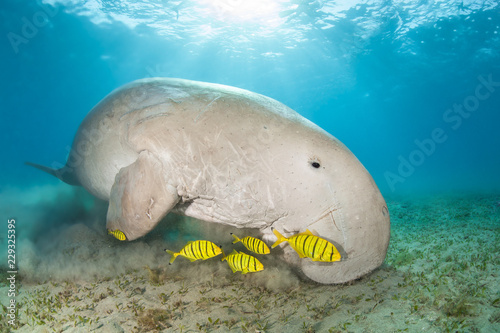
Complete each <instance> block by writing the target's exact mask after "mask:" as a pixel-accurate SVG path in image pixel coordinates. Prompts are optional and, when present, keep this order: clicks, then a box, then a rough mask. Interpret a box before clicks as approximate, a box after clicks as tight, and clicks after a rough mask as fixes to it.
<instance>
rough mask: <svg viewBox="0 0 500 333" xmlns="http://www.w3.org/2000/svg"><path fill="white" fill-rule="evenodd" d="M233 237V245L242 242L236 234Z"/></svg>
mask: <svg viewBox="0 0 500 333" xmlns="http://www.w3.org/2000/svg"><path fill="white" fill-rule="evenodd" d="M231 235H232V236H233V237H234V242H233V244H235V243H238V242H239V241H241V239H239V238H238V236H236V235H235V234H233V233H231Z"/></svg>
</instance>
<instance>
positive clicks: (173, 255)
mask: <svg viewBox="0 0 500 333" xmlns="http://www.w3.org/2000/svg"><path fill="white" fill-rule="evenodd" d="M165 252H167V253H168V254H170V255H171V256H172V258H170V261H169V263H168V264H169V265H171V264H172V263H173V262H174V260H175V258H177V256H178V255H179V253H175V252H173V251H170V250H165Z"/></svg>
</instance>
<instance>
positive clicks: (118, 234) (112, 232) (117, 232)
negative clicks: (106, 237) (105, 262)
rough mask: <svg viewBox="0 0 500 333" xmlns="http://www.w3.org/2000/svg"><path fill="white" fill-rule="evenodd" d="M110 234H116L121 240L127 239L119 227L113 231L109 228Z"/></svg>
mask: <svg viewBox="0 0 500 333" xmlns="http://www.w3.org/2000/svg"><path fill="white" fill-rule="evenodd" d="M108 234H110V235H113V236H115V238H116V239H118V240H121V241H124V240H126V239H127V237H126V236H125V234H124V233H123V232H121V231H120V230H118V229H117V230H114V231H111V230H109V229H108Z"/></svg>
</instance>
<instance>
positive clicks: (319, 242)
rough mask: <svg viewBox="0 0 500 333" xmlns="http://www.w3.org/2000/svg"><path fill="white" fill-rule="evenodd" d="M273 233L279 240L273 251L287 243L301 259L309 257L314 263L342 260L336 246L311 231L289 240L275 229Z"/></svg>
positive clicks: (291, 237)
mask: <svg viewBox="0 0 500 333" xmlns="http://www.w3.org/2000/svg"><path fill="white" fill-rule="evenodd" d="M273 233H274V234H275V235H276V237H278V240H277V241H276V242H275V243H274V244H273V246H272V248H273V249H274V248H275V247H276V246H278V245H279V244H280V243H282V242H284V241H287V242H288V244H290V246H291V247H292V248H293V249H294V250H295V251H297V253H298V254H299V257H301V258H305V257H307V258H311V259H312V261H323V262H333V261H339V260H340V253H339V251H338V250H337V248H336V247H335V245H333V244H332V243H330V242H329V241H327V240H326V239H323V238H321V237H318V236H315V235H313V234H312V232H310V231H309V230H306V231H305V232H302V233H300V234H297V235H293V236H290V237H288V238H286V237H285V236H283V235H282V234H280V233H279V232H278V230H276V229H273Z"/></svg>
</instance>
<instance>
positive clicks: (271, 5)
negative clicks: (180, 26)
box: [198, 0, 286, 27]
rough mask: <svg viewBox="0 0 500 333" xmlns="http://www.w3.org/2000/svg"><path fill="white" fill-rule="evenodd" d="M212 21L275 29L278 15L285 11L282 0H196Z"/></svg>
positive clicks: (278, 18) (279, 21) (278, 22)
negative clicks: (259, 25) (205, 9)
mask: <svg viewBox="0 0 500 333" xmlns="http://www.w3.org/2000/svg"><path fill="white" fill-rule="evenodd" d="M198 2H199V3H200V4H201V5H203V6H204V7H206V8H207V10H208V11H209V13H208V14H209V15H210V16H212V18H213V19H216V20H219V21H224V22H228V23H243V24H245V23H247V24H252V23H254V24H261V25H265V26H268V27H277V26H279V25H280V24H281V23H282V20H283V19H282V18H281V17H280V13H281V12H282V11H283V10H284V9H286V5H285V1H284V0H198Z"/></svg>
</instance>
